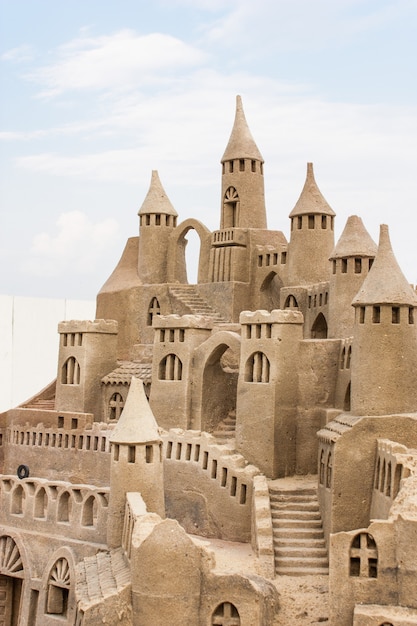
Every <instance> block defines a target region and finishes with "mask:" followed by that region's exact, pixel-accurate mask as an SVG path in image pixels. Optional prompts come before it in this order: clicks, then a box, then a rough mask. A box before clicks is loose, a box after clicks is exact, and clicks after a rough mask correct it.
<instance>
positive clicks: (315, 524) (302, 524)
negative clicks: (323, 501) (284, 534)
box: [273, 517, 322, 530]
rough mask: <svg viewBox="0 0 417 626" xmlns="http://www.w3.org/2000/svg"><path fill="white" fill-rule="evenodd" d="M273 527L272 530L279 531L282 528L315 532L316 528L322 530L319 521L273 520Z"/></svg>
mask: <svg viewBox="0 0 417 626" xmlns="http://www.w3.org/2000/svg"><path fill="white" fill-rule="evenodd" d="M273 527H274V529H277V530H281V529H283V528H286V529H293V528H297V529H298V528H304V529H305V530H315V529H317V528H320V529H322V525H321V519H320V518H319V519H297V518H287V519H282V518H281V517H280V518H274V519H273Z"/></svg>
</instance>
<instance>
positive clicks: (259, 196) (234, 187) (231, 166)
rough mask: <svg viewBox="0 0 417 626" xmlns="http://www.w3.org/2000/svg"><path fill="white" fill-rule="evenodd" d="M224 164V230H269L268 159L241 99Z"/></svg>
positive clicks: (222, 223) (222, 217)
mask: <svg viewBox="0 0 417 626" xmlns="http://www.w3.org/2000/svg"><path fill="white" fill-rule="evenodd" d="M221 163H222V206H221V221H220V228H221V229H226V228H266V210H265V191H264V173H263V165H264V160H263V158H262V155H261V153H260V152H259V150H258V147H257V145H256V143H255V141H254V139H253V137H252V134H251V132H250V130H249V126H248V124H247V122H246V118H245V114H244V112H243V106H242V99H241V97H240V96H237V97H236V114H235V121H234V124H233V129H232V133H231V135H230V139H229V143H228V144H227V147H226V150H225V151H224V154H223V157H222V159H221Z"/></svg>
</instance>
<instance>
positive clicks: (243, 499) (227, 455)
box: [162, 429, 259, 541]
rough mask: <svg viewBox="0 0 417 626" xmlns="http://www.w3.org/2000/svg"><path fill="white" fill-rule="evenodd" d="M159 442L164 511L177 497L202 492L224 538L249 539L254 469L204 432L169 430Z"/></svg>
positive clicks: (256, 471)
mask: <svg viewBox="0 0 417 626" xmlns="http://www.w3.org/2000/svg"><path fill="white" fill-rule="evenodd" d="M162 439H163V456H164V460H165V467H164V471H165V481H166V488H167V493H168V494H169V495H168V502H169V506H168V511H169V509H170V507H171V510H173V509H176V506H177V503H176V500H177V498H181V499H184V498H187V497H192V496H190V495H184V494H186V493H187V491H188V490H189V489H191V490H192V492H194V491H195V490H197V492H200V491H201V492H204V493H205V497H206V499H207V505H208V507H209V510H210V517H211V518H212V520H215V522H212V523H215V526H218V527H221V528H222V529H223V530H222V533H223V535H224V538H227V537H228V538H229V539H230V540H232V541H247V540H249V537H250V524H251V506H252V494H253V477H254V476H256V475H258V474H259V470H258V468H256V467H255V466H254V465H249V464H248V463H247V462H246V461H245V459H244V457H243V456H242V455H241V454H236V453H235V451H234V449H233V448H231V447H229V446H227V445H219V444H218V443H217V440H216V438H215V437H213V436H212V435H209V434H208V433H204V432H200V431H184V430H181V429H171V430H170V431H169V432H167V433H164V434H163V435H162ZM179 467H181V470H179V469H178V468H179ZM199 485H200V486H199ZM197 492H196V493H197ZM174 493H175V494H177V495H175V496H174ZM188 493H189V494H190V492H188ZM180 494H181V495H180ZM168 511H167V514H168V516H170V515H169V512H168ZM177 519H178V517H177ZM187 523H189V522H187V520H184V524H186V525H187ZM200 532H201V529H200ZM203 534H208V535H210V532H209V531H208V530H207V532H206V533H203Z"/></svg>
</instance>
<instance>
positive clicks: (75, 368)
mask: <svg viewBox="0 0 417 626" xmlns="http://www.w3.org/2000/svg"><path fill="white" fill-rule="evenodd" d="M62 384H63V385H79V384H80V364H79V363H78V361H77V359H76V358H75V357H74V356H70V357H69V358H68V359H67V360H66V361H65V363H64V365H63V366H62Z"/></svg>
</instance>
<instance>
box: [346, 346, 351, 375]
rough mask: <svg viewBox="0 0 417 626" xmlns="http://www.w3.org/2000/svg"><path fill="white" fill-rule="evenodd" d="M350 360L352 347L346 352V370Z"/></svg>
mask: <svg viewBox="0 0 417 626" xmlns="http://www.w3.org/2000/svg"><path fill="white" fill-rule="evenodd" d="M351 359H352V346H349V348H348V351H347V359H346V369H350V361H351Z"/></svg>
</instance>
